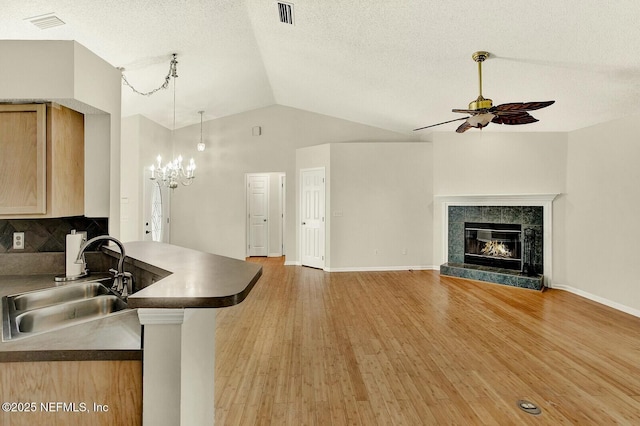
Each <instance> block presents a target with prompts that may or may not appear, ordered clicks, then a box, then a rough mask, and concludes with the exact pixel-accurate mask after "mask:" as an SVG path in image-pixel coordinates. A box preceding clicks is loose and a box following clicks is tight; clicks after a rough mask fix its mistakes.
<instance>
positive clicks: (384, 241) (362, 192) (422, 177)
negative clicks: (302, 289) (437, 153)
mask: <svg viewBox="0 0 640 426" xmlns="http://www.w3.org/2000/svg"><path fill="white" fill-rule="evenodd" d="M432 166H433V161H432V145H431V143H413V142H409V143H398V142H394V143H382V142H377V143H344V144H331V176H330V183H331V190H330V194H329V196H328V197H329V198H330V201H331V202H330V207H329V209H328V210H327V216H328V217H329V218H330V223H329V225H330V226H329V232H330V235H331V259H330V264H328V265H327V267H328V269H329V270H330V271H340V270H358V269H368V270H371V269H380V270H389V269H424V268H431V267H432V259H433V253H432V244H433V237H432V222H433V189H432V188H433V170H432Z"/></svg>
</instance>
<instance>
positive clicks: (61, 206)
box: [0, 104, 84, 219]
mask: <svg viewBox="0 0 640 426" xmlns="http://www.w3.org/2000/svg"><path fill="white" fill-rule="evenodd" d="M83 214H84V116H83V115H82V114H80V113H78V112H76V111H73V110H71V109H69V108H66V107H63V106H58V105H55V106H45V105H43V104H26V105H0V218H5V219H6V218H45V217H65V216H79V215H83Z"/></svg>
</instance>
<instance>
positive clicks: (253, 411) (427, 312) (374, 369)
mask: <svg viewBox="0 0 640 426" xmlns="http://www.w3.org/2000/svg"><path fill="white" fill-rule="evenodd" d="M252 261H256V262H260V263H261V264H262V265H263V276H262V278H261V279H260V281H259V282H258V283H257V284H256V286H255V288H254V290H253V291H252V293H251V294H250V295H249V297H248V298H247V299H246V300H245V301H244V302H243V303H241V304H240V305H238V306H236V307H232V308H225V309H222V310H220V311H219V314H218V317H217V332H216V389H215V392H216V402H215V404H216V424H217V425H234V424H243V425H252V424H272V425H286V424H288V425H296V426H297V425H305V424H306V425H312V424H316V425H331V424H335V425H342V424H360V425H376V424H378V425H392V424H398V425H400V424H404V425H420V424H430V425H433V424H464V425H467V424H499V425H507V424H517V425H520V424H535V425H541V424H545V425H546V424H553V425H556V424H579V425H589V424H594V425H610V424H635V425H638V424H640V318H636V317H633V316H630V315H627V314H624V313H621V312H618V311H615V310H613V309H610V308H607V307H604V306H602V305H599V304H597V303H594V302H591V301H589V300H587V299H583V298H580V297H578V296H576V295H573V294H570V293H567V292H563V291H559V290H547V291H545V292H536V291H532V290H523V289H516V288H511V287H505V286H500V285H494V284H486V283H480V282H474V281H466V280H462V279H457V278H451V277H440V276H439V274H438V272H436V271H414V272H410V271H401V272H367V273H363V272H358V273H331V274H329V273H325V272H322V271H319V270H315V269H310V268H304V267H293V266H286V267H285V266H283V265H282V259H279V258H278V259H266V258H258V259H252ZM520 399H526V400H530V401H532V402H534V403H537V404H538V405H539V406H540V408H541V409H542V414H540V415H538V416H534V415H531V414H528V413H525V412H523V411H521V410H520V409H519V408H517V406H516V402H517V401H518V400H520Z"/></svg>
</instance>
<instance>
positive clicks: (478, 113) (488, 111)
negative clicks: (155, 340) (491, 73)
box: [414, 50, 555, 133]
mask: <svg viewBox="0 0 640 426" xmlns="http://www.w3.org/2000/svg"><path fill="white" fill-rule="evenodd" d="M489 56H490V55H489V52H486V51H483V50H480V51H477V52H474V53H473V54H472V55H471V58H472V59H473V60H474V61H475V62H476V63H477V64H478V83H479V84H478V88H479V95H478V97H477V98H476V99H475V100H474V101H471V102H470V103H469V108H468V109H452V110H451V111H452V112H458V113H463V114H469V116H468V117H462V118H456V119H453V120H448V121H444V122H441V123H437V124H432V125H429V126H425V127H419V128H417V129H414V131H416V130H422V129H428V128H430V127H435V126H440V125H441V124H446V123H451V122H453V121H461V120H465V121H464V123H462V124H461V125H460V126H458V128H457V129H456V132H457V133H464V132H465V131H467V130H469V129H471V128H476V129H482V128H484V127H486V126H487V125H489V123H496V124H506V125H511V126H513V125H517V124H528V123H535V122H536V121H538V120H537V119H536V118H534V117H532V116H531V115H530V114H529V113H528V112H527V111H533V110H536V109H540V108H545V107H548V106H549V105H551V104H553V103H554V102H555V101H543V102H512V103H507V104H502V105H498V106H495V107H494V106H493V101H492V100H491V99H487V98H485V97H483V96H482V63H483V62H484V61H485V60H487V59H488V58H489Z"/></svg>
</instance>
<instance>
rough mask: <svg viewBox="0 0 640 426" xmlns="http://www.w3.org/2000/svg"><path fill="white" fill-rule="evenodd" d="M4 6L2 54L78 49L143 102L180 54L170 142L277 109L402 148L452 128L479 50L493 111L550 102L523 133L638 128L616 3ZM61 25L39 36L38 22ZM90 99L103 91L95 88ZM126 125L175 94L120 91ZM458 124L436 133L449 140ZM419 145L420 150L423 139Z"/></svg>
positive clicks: (637, 65)
mask: <svg viewBox="0 0 640 426" xmlns="http://www.w3.org/2000/svg"><path fill="white" fill-rule="evenodd" d="M292 3H293V17H294V25H289V24H285V23H281V22H280V20H279V13H278V7H277V2H276V1H274V0H101V1H89V0H29V1H24V0H5V1H3V2H2V6H1V11H0V12H1V13H0V39H23V40H47V39H49V40H76V41H77V42H79V43H80V44H82V45H84V46H85V47H87V48H88V49H89V50H91V51H93V52H94V53H96V54H97V55H98V56H100V57H102V58H103V59H105V60H106V61H107V62H109V63H110V64H112V65H113V66H114V67H123V68H124V74H125V76H126V77H127V79H128V81H129V82H130V83H131V84H132V85H133V86H134V87H136V88H137V89H138V90H140V91H148V90H151V89H154V88H156V87H158V86H160V85H161V84H162V83H163V81H164V77H165V75H166V74H167V72H168V70H169V62H170V59H171V54H172V53H177V54H178V62H179V63H178V75H179V77H178V79H176V86H175V93H176V111H177V112H176V127H178V128H179V127H183V126H185V125H189V124H194V123H198V122H199V120H200V116H199V115H198V111H199V110H204V111H205V113H204V119H205V120H209V119H213V118H218V117H223V116H227V115H231V114H236V113H241V112H243V111H247V110H251V109H255V108H260V107H265V106H268V105H273V104H279V105H286V106H290V107H294V108H299V109H304V110H308V111H313V112H316V113H321V114H326V115H331V116H335V117H339V118H342V119H346V120H351V121H355V122H359V123H363V124H367V125H371V126H376V127H380V128H384V129H388V130H394V131H398V132H403V133H411V131H412V129H413V128H415V127H420V126H424V125H427V124H431V123H437V122H441V121H445V120H450V119H454V118H459V117H460V116H459V115H458V114H455V113H452V112H451V109H452V108H466V107H467V105H468V103H469V102H470V101H472V100H474V99H475V98H476V97H477V95H478V81H477V80H478V77H477V67H476V64H475V63H474V62H473V60H472V59H471V54H472V53H473V52H474V51H477V50H487V51H489V52H490V53H491V57H490V58H489V59H488V60H487V61H486V62H485V63H484V66H483V94H484V96H485V97H488V98H491V99H493V101H494V105H496V104H501V103H507V102H518V101H543V100H555V101H556V103H555V105H552V106H551V107H548V108H546V109H544V110H539V111H535V112H534V113H532V115H534V116H535V117H536V118H538V119H540V122H538V123H534V124H529V125H526V126H500V125H495V124H492V125H490V126H489V127H487V128H486V130H485V131H505V130H508V131H571V130H575V129H578V128H583V127H586V126H589V125H592V124H596V123H600V122H605V121H609V120H612V119H616V118H622V117H625V116H631V115H633V114H637V113H640V101H639V99H640V54H639V53H640V25H638V24H637V21H638V19H640V2H637V1H634V0H618V1H615V2H602V1H598V2H596V1H592V0H581V1H577V0H567V1H557V0H539V1H529V2H521V1H511V2H507V1H498V0H485V1H482V2H478V1H476V0H458V1H456V2H443V1H436V0H397V1H391V0H324V1H317V0H314V1H312V0H294V1H293V2H292ZM48 14H54V15H55V16H57V17H58V18H59V19H60V20H62V21H63V22H64V23H65V24H64V25H60V26H54V27H51V28H47V29H40V28H38V27H37V26H36V25H34V24H33V23H32V22H31V21H32V20H33V19H32V18H33V17H35V16H40V15H48ZM96 84H100V83H99V82H96ZM122 112H123V116H128V115H133V114H142V115H144V116H146V117H148V118H150V119H152V120H154V121H156V122H158V123H160V124H161V125H163V126H165V127H168V128H172V127H173V87H172V86H170V87H169V89H168V90H161V91H159V92H158V93H156V94H154V95H152V96H149V97H145V96H140V95H137V94H135V93H133V92H132V91H131V90H130V89H129V88H128V87H126V86H123V88H122ZM457 125H458V124H457V123H451V124H447V125H443V126H440V127H437V128H435V129H432V130H436V131H453V130H454V129H455V128H456V127H457ZM432 130H429V131H423V136H426V137H428V134H429V132H430V131H432Z"/></svg>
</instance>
